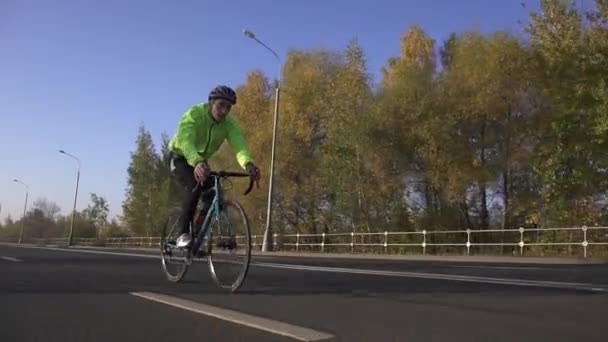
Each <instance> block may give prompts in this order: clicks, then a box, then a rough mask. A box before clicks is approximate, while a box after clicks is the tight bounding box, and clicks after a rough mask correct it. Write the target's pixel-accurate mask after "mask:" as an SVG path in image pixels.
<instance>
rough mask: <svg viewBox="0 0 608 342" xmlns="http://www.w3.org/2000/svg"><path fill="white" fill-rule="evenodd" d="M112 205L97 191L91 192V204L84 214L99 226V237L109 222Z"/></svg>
mask: <svg viewBox="0 0 608 342" xmlns="http://www.w3.org/2000/svg"><path fill="white" fill-rule="evenodd" d="M109 212H110V207H109V206H108V202H107V201H106V199H105V198H103V197H102V196H98V195H97V194H95V193H92V194H91V204H89V205H88V206H87V208H86V209H85V210H84V211H83V213H82V214H83V216H84V217H85V218H86V219H87V220H89V221H90V222H91V223H93V225H94V226H95V227H96V228H97V231H98V235H97V236H98V237H100V236H101V230H102V229H103V227H104V226H105V225H106V224H107V223H108V213H109Z"/></svg>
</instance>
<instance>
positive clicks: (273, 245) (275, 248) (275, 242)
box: [272, 233, 277, 251]
mask: <svg viewBox="0 0 608 342" xmlns="http://www.w3.org/2000/svg"><path fill="white" fill-rule="evenodd" d="M272 247H273V248H272V250H273V251H276V250H277V233H274V234H272Z"/></svg>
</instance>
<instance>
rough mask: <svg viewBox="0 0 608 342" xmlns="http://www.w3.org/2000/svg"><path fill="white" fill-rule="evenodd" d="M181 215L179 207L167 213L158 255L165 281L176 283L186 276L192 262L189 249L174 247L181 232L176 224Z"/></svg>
mask: <svg viewBox="0 0 608 342" xmlns="http://www.w3.org/2000/svg"><path fill="white" fill-rule="evenodd" d="M182 213H183V211H182V209H181V208H179V207H176V208H173V209H170V210H169V211H168V213H167V219H166V221H165V224H164V225H163V230H162V235H161V240H160V253H161V258H162V265H163V270H164V273H165V276H166V277H167V280H169V281H172V282H176V283H177V282H179V281H180V280H182V278H183V277H184V276H185V275H186V272H187V271H188V266H189V265H190V263H191V261H192V254H191V252H190V248H188V247H177V245H176V241H177V238H178V237H179V234H180V230H181V229H180V227H179V224H178V222H179V218H180V217H181V215H182Z"/></svg>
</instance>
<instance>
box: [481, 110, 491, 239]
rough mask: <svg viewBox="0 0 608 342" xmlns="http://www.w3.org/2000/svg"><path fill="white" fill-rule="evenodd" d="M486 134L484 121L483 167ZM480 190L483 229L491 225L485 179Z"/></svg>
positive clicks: (482, 136) (484, 164)
mask: <svg viewBox="0 0 608 342" xmlns="http://www.w3.org/2000/svg"><path fill="white" fill-rule="evenodd" d="M485 135H486V123H485V122H484V123H483V124H482V125H481V132H480V136H479V143H480V145H481V146H480V147H481V148H480V153H479V158H480V162H481V167H482V169H483V168H485V167H486V147H485ZM479 192H480V194H481V217H480V218H481V229H488V227H489V226H490V222H489V217H490V215H489V213H488V199H487V191H486V184H485V179H482V181H481V182H480V184H479Z"/></svg>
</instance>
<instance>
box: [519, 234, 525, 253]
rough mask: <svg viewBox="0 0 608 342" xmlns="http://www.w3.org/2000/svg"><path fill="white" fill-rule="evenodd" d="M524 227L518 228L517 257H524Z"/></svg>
mask: <svg viewBox="0 0 608 342" xmlns="http://www.w3.org/2000/svg"><path fill="white" fill-rule="evenodd" d="M524 231H525V230H524V227H519V255H524V245H525V244H524Z"/></svg>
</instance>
